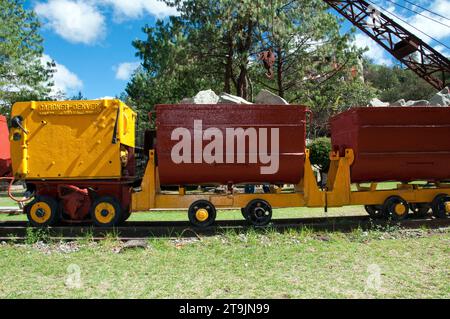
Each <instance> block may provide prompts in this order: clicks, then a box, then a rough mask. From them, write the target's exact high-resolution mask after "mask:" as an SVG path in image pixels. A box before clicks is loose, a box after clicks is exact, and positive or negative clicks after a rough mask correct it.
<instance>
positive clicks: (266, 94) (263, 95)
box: [255, 90, 289, 105]
mask: <svg viewBox="0 0 450 319" xmlns="http://www.w3.org/2000/svg"><path fill="white" fill-rule="evenodd" d="M255 103H256V104H271V105H289V103H288V102H287V101H286V100H285V99H283V98H282V97H279V96H278V95H276V94H273V93H272V92H270V91H267V90H261V92H259V93H258V95H257V96H256V99H255Z"/></svg>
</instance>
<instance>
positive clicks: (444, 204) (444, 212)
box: [431, 194, 450, 218]
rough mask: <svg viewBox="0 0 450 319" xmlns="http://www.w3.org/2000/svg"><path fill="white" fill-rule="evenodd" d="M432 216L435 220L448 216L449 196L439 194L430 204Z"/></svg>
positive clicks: (449, 214) (449, 211)
mask: <svg viewBox="0 0 450 319" xmlns="http://www.w3.org/2000/svg"><path fill="white" fill-rule="evenodd" d="M431 209H432V210H433V215H434V216H435V217H437V218H447V217H448V216H450V195H447V194H439V195H437V196H436V197H435V198H434V199H433V202H432V203H431Z"/></svg>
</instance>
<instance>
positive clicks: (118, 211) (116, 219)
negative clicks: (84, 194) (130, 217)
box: [91, 196, 123, 227]
mask: <svg viewBox="0 0 450 319" xmlns="http://www.w3.org/2000/svg"><path fill="white" fill-rule="evenodd" d="M91 218H92V221H93V222H94V225H95V226H98V227H114V226H117V225H118V224H119V223H120V221H121V219H122V218H123V217H122V208H121V207H120V204H119V202H118V201H117V199H116V198H114V197H112V196H101V197H98V198H97V199H96V200H95V201H94V202H93V203H92V207H91Z"/></svg>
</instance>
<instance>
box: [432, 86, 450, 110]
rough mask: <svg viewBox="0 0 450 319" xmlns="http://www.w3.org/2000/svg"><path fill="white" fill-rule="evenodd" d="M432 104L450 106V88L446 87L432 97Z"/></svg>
mask: <svg viewBox="0 0 450 319" xmlns="http://www.w3.org/2000/svg"><path fill="white" fill-rule="evenodd" d="M430 104H431V105H437V106H450V89H449V88H448V87H446V88H445V89H443V90H442V91H440V92H438V93H436V94H435V95H434V96H433V97H432V98H431V99H430Z"/></svg>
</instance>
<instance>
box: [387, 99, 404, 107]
mask: <svg viewBox="0 0 450 319" xmlns="http://www.w3.org/2000/svg"><path fill="white" fill-rule="evenodd" d="M405 105H406V101H405V99H400V100H398V101H395V102H394V103H392V104H391V105H390V106H405Z"/></svg>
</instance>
